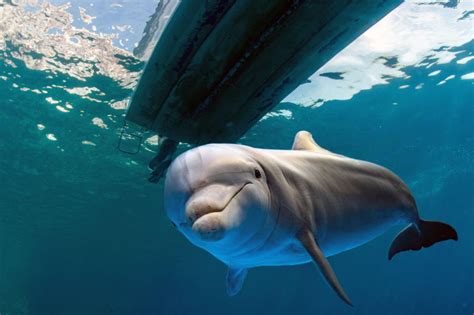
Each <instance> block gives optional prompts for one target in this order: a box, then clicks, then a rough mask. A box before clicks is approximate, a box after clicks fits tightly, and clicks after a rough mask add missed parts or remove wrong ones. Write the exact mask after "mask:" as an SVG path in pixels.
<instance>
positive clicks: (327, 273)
mask: <svg viewBox="0 0 474 315" xmlns="http://www.w3.org/2000/svg"><path fill="white" fill-rule="evenodd" d="M298 239H299V241H300V242H301V244H302V245H303V247H304V248H305V249H306V251H307V252H308V254H309V255H310V256H311V258H312V259H313V261H314V262H315V263H316V265H317V266H318V267H319V270H320V271H321V273H322V275H323V276H324V278H325V279H326V281H327V282H328V284H329V285H330V286H331V287H332V288H333V289H334V291H336V293H337V295H339V297H340V298H341V299H342V300H343V301H344V302H346V303H347V304H349V305H350V306H353V305H352V302H351V301H350V300H349V297H348V296H347V294H346V292H344V289H343V288H342V286H341V284H340V283H339V281H338V280H337V277H336V274H335V273H334V271H333V270H332V268H331V265H330V264H329V262H328V261H327V259H326V257H324V254H323V252H322V251H321V249H320V248H319V246H318V243H316V240H315V239H314V236H313V233H311V231H310V230H308V229H303V230H301V231H300V232H299V233H298Z"/></svg>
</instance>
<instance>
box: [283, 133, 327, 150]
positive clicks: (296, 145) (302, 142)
mask: <svg viewBox="0 0 474 315" xmlns="http://www.w3.org/2000/svg"><path fill="white" fill-rule="evenodd" d="M291 149H292V150H306V151H314V152H317V153H323V154H333V153H332V152H330V151H328V150H325V149H323V148H321V147H320V146H319V145H318V144H317V143H316V142H315V141H314V139H313V136H312V135H311V133H309V132H307V131H304V130H302V131H298V133H297V134H296V136H295V140H294V141H293V147H292V148H291Z"/></svg>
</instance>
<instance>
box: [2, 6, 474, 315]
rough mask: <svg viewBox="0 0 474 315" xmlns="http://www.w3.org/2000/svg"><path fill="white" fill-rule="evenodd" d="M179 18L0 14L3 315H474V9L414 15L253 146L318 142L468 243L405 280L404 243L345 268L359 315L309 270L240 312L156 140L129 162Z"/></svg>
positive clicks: (39, 10)
mask: <svg viewBox="0 0 474 315" xmlns="http://www.w3.org/2000/svg"><path fill="white" fill-rule="evenodd" d="M176 3H177V1H163V2H160V1H157V0H153V1H127V0H115V1H109V0H102V1H82V0H80V1H79V0H72V1H70V2H66V1H59V0H55V1H50V2H48V1H34V0H30V1H19V0H16V1H15V0H0V180H1V181H0V182H1V188H0V313H1V314H2V315H5V314H11V315H17V314H18V315H20V314H473V312H474V274H473V271H474V270H473V267H472V266H474V232H473V227H472V226H473V222H474V214H473V211H474V194H473V192H474V169H473V165H474V163H473V162H474V157H473V155H474V110H473V107H474V90H473V83H474V41H473V38H474V34H473V32H474V31H473V15H472V14H473V12H474V2H472V1H460V2H457V1H408V2H406V3H404V4H402V5H401V6H400V7H399V8H397V9H396V10H394V11H393V12H392V13H391V14H389V15H388V16H387V17H385V18H384V19H383V20H382V21H380V22H379V23H378V24H377V25H375V26H374V27H373V28H371V29H370V30H369V31H367V32H366V33H365V34H364V35H363V36H362V37H361V38H359V39H358V40H357V41H356V42H354V43H353V44H352V45H350V46H349V47H348V48H346V49H345V50H344V51H342V52H341V53H340V54H339V55H338V56H336V57H335V58H334V59H333V60H332V61H331V62H329V63H328V64H327V65H326V66H324V67H323V68H322V69H320V70H319V71H318V72H316V73H315V74H314V75H313V76H312V77H311V78H309V81H308V83H307V84H304V85H302V86H300V87H299V88H298V89H297V90H295V91H294V92H293V93H292V94H291V95H289V96H288V97H287V98H286V99H285V100H284V101H283V102H282V103H281V104H280V105H278V106H277V107H276V108H275V109H274V110H273V111H272V112H271V113H269V114H267V115H266V116H265V117H264V118H263V119H262V120H261V121H260V122H259V123H258V124H257V125H256V126H255V127H254V128H253V129H251V130H250V131H249V132H248V133H247V134H246V136H245V137H244V138H242V139H241V143H244V144H248V145H252V146H257V147H265V148H289V147H290V146H291V143H292V140H293V136H294V134H295V133H296V132H297V131H298V130H300V129H306V130H309V131H311V132H313V134H314V137H315V139H316V140H317V141H318V142H319V143H320V144H321V145H322V146H324V147H327V148H328V149H330V150H331V151H335V152H338V153H341V154H345V155H348V156H351V157H355V158H360V159H365V160H369V161H371V162H375V163H378V164H381V165H384V166H386V167H388V168H390V169H392V170H393V171H395V172H396V173H397V174H399V175H400V177H401V178H402V179H404V180H405V181H406V182H407V184H408V185H409V186H410V188H411V189H412V190H413V193H414V195H415V197H416V198H417V203H418V206H419V209H420V212H421V213H422V215H423V217H425V218H427V219H431V220H442V221H445V222H448V223H450V224H452V225H453V226H455V227H456V229H457V230H458V233H459V238H460V239H459V241H458V242H456V243H455V242H444V243H442V244H438V245H437V246H434V247H432V248H429V249H425V250H423V251H420V252H411V253H407V254H404V255H400V256H397V257H396V259H394V260H393V261H390V262H389V261H388V260H387V258H386V254H387V250H388V246H389V244H390V242H391V240H392V238H393V237H394V235H395V233H396V232H397V231H398V230H399V229H400V228H401V227H397V228H395V229H393V230H391V231H390V232H387V233H386V234H384V235H383V236H382V237H380V238H378V239H376V240H374V241H372V242H370V243H368V244H367V245H364V246H362V247H359V248H357V249H354V250H351V251H349V252H345V253H342V254H340V255H337V256H335V257H332V258H330V260H331V264H332V265H333V267H334V269H335V270H336V271H337V274H338V277H339V279H340V280H341V282H342V283H343V284H344V287H345V289H346V291H347V292H348V293H349V295H350V296H351V298H352V300H353V302H354V303H355V305H356V307H355V308H353V309H350V308H348V307H347V306H346V305H344V304H343V303H342V302H340V301H339V300H338V299H337V297H336V296H335V295H334V293H333V292H332V291H331V290H330V289H329V288H328V287H327V285H326V284H325V283H324V281H323V280H322V279H321V277H320V276H319V274H318V272H317V270H315V268H314V266H312V265H310V264H308V265H303V266H296V267H278V268H276V267H273V268H259V269H255V270H251V271H250V272H249V276H248V278H247V281H246V283H245V285H244V288H243V291H242V293H241V294H239V295H238V296H236V297H234V298H229V297H227V296H226V293H225V283H224V279H225V272H226V267H225V266H224V265H223V264H222V263H220V262H218V261H217V260H215V259H214V258H212V257H211V256H210V255H208V254H206V253H205V252H203V251H201V250H199V249H197V248H195V247H193V246H192V245H191V244H190V243H188V242H187V241H186V240H185V239H184V237H182V236H181V235H180V234H179V233H177V231H176V230H175V229H174V228H173V227H172V225H171V224H170V223H169V221H168V220H167V218H166V216H165V213H164V211H163V205H162V189H163V183H159V184H158V185H152V184H149V183H148V182H147V181H146V178H147V172H148V171H147V169H146V164H147V162H148V161H149V159H150V158H152V156H153V152H154V151H155V150H156V142H157V139H156V137H154V136H153V135H152V134H147V135H146V141H145V143H144V146H143V149H142V150H141V152H140V153H139V154H137V155H134V156H130V155H126V154H123V153H121V152H120V151H118V150H117V148H116V145H117V141H118V137H119V134H120V129H121V127H122V126H123V123H124V114H125V110H126V106H127V104H128V100H129V97H130V94H131V92H132V90H133V88H134V86H135V85H136V82H137V80H138V78H139V75H140V71H141V69H142V68H143V65H144V60H146V58H147V56H148V54H149V47H152V46H153V43H154V42H156V40H157V39H158V35H159V30H160V29H162V28H163V26H164V25H165V24H166V21H167V20H168V18H169V15H170V14H171V13H172V11H173V8H174V6H175V5H176ZM160 5H161V7H160ZM155 12H157V13H156V14H155V15H154V17H155V18H156V17H157V15H160V17H161V18H160V19H153V18H152V19H151V20H150V22H149V23H148V24H147V21H148V20H149V16H151V15H152V14H154V13H155ZM147 25H148V26H147ZM144 30H145V35H144V36H143V32H144ZM186 148H187V147H186V146H184V145H183V146H182V147H181V149H182V150H185V149H186Z"/></svg>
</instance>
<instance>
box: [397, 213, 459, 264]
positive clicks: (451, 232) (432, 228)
mask: <svg viewBox="0 0 474 315" xmlns="http://www.w3.org/2000/svg"><path fill="white" fill-rule="evenodd" d="M446 240H455V241H457V240H458V234H457V232H456V230H455V229H454V228H453V227H452V226H450V225H449V224H446V223H442V222H435V221H423V220H419V222H418V223H417V224H415V223H414V224H410V225H409V226H407V227H406V228H405V229H403V231H401V232H400V233H398V235H397V237H395V239H394V240H393V242H392V245H391V246H390V250H389V252H388V259H392V257H393V256H395V255H396V254H397V253H399V252H403V251H406V250H420V249H421V248H423V247H430V246H431V245H433V244H435V243H438V242H442V241H446Z"/></svg>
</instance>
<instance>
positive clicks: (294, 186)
mask: <svg viewBox="0 0 474 315" xmlns="http://www.w3.org/2000/svg"><path fill="white" fill-rule="evenodd" d="M165 208H166V212H167V214H168V217H169V218H170V219H171V221H172V222H173V223H174V224H175V225H176V226H177V228H178V230H179V231H180V232H181V233H183V234H184V235H185V236H186V237H187V238H188V239H189V241H191V242H192V243H193V244H195V245H196V246H198V247H201V248H203V249H205V250H206V251H208V252H210V253H211V254H212V255H214V256H215V257H216V258H218V259H219V260H221V261H222V262H224V263H225V264H227V265H228V266H229V271H228V274H227V292H228V293H229V295H235V294H237V293H238V292H239V291H240V289H241V288H242V286H243V283H244V280H245V277H246V275H247V270H248V268H252V267H257V266H277V265H297V264H303V263H307V262H310V261H313V262H314V263H315V264H316V265H317V266H318V267H319V269H320V271H321V273H322V275H323V276H324V278H325V279H326V281H327V282H328V283H329V285H330V286H331V287H332V288H333V289H334V290H335V291H336V293H337V294H338V295H339V297H341V298H342V299H343V300H344V301H345V302H346V303H348V304H350V305H352V304H351V302H350V300H349V297H348V296H347V294H346V293H345V292H344V290H343V288H342V286H341V285H340V283H339V281H338V279H337V278H336V275H335V273H334V271H333V269H332V268H331V266H330V264H329V262H328V261H327V259H326V257H329V256H332V255H335V254H337V253H340V252H343V251H346V250H349V249H352V248H354V247H357V246H360V245H362V244H364V243H366V242H368V241H370V240H372V239H374V238H375V237H377V236H378V235H380V234H382V233H383V232H384V231H386V230H387V229H388V228H390V227H391V226H392V225H394V224H407V225H408V227H407V228H405V229H404V230H403V231H402V232H400V234H399V235H398V236H397V237H396V238H395V240H394V241H393V243H392V245H391V247H390V250H389V259H391V258H392V257H393V256H394V255H395V254H397V253H399V252H401V251H406V250H419V249H421V248H422V247H429V246H431V245H433V244H434V243H437V242H440V241H443V240H448V239H453V240H457V234H456V231H455V230H454V229H453V228H452V227H451V226H449V225H447V224H445V223H441V222H430V221H423V220H421V219H420V217H419V214H418V210H417V207H416V203H415V199H414V198H413V196H412V194H411V192H410V190H409V189H408V187H407V186H406V185H405V183H403V181H402V180H401V179H400V178H399V177H397V176H396V175H395V174H393V173H392V172H390V171H389V170H387V169H385V168H383V167H381V166H378V165H375V164H372V163H369V162H364V161H359V160H355V159H351V158H348V157H345V156H342V155H338V154H334V153H332V152H330V151H328V150H325V149H323V148H321V147H320V146H318V145H317V144H316V143H315V142H314V140H313V138H312V136H311V134H310V133H308V132H306V131H300V132H299V133H298V134H297V135H296V137H295V141H294V144H293V150H264V149H255V148H251V147H248V146H243V145H236V144H208V145H204V146H201V147H197V148H194V149H192V150H189V151H187V152H185V153H183V154H182V155H180V156H179V157H178V158H176V159H175V161H174V162H173V163H172V164H171V166H170V168H169V170H168V173H167V176H166V183H165Z"/></svg>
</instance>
